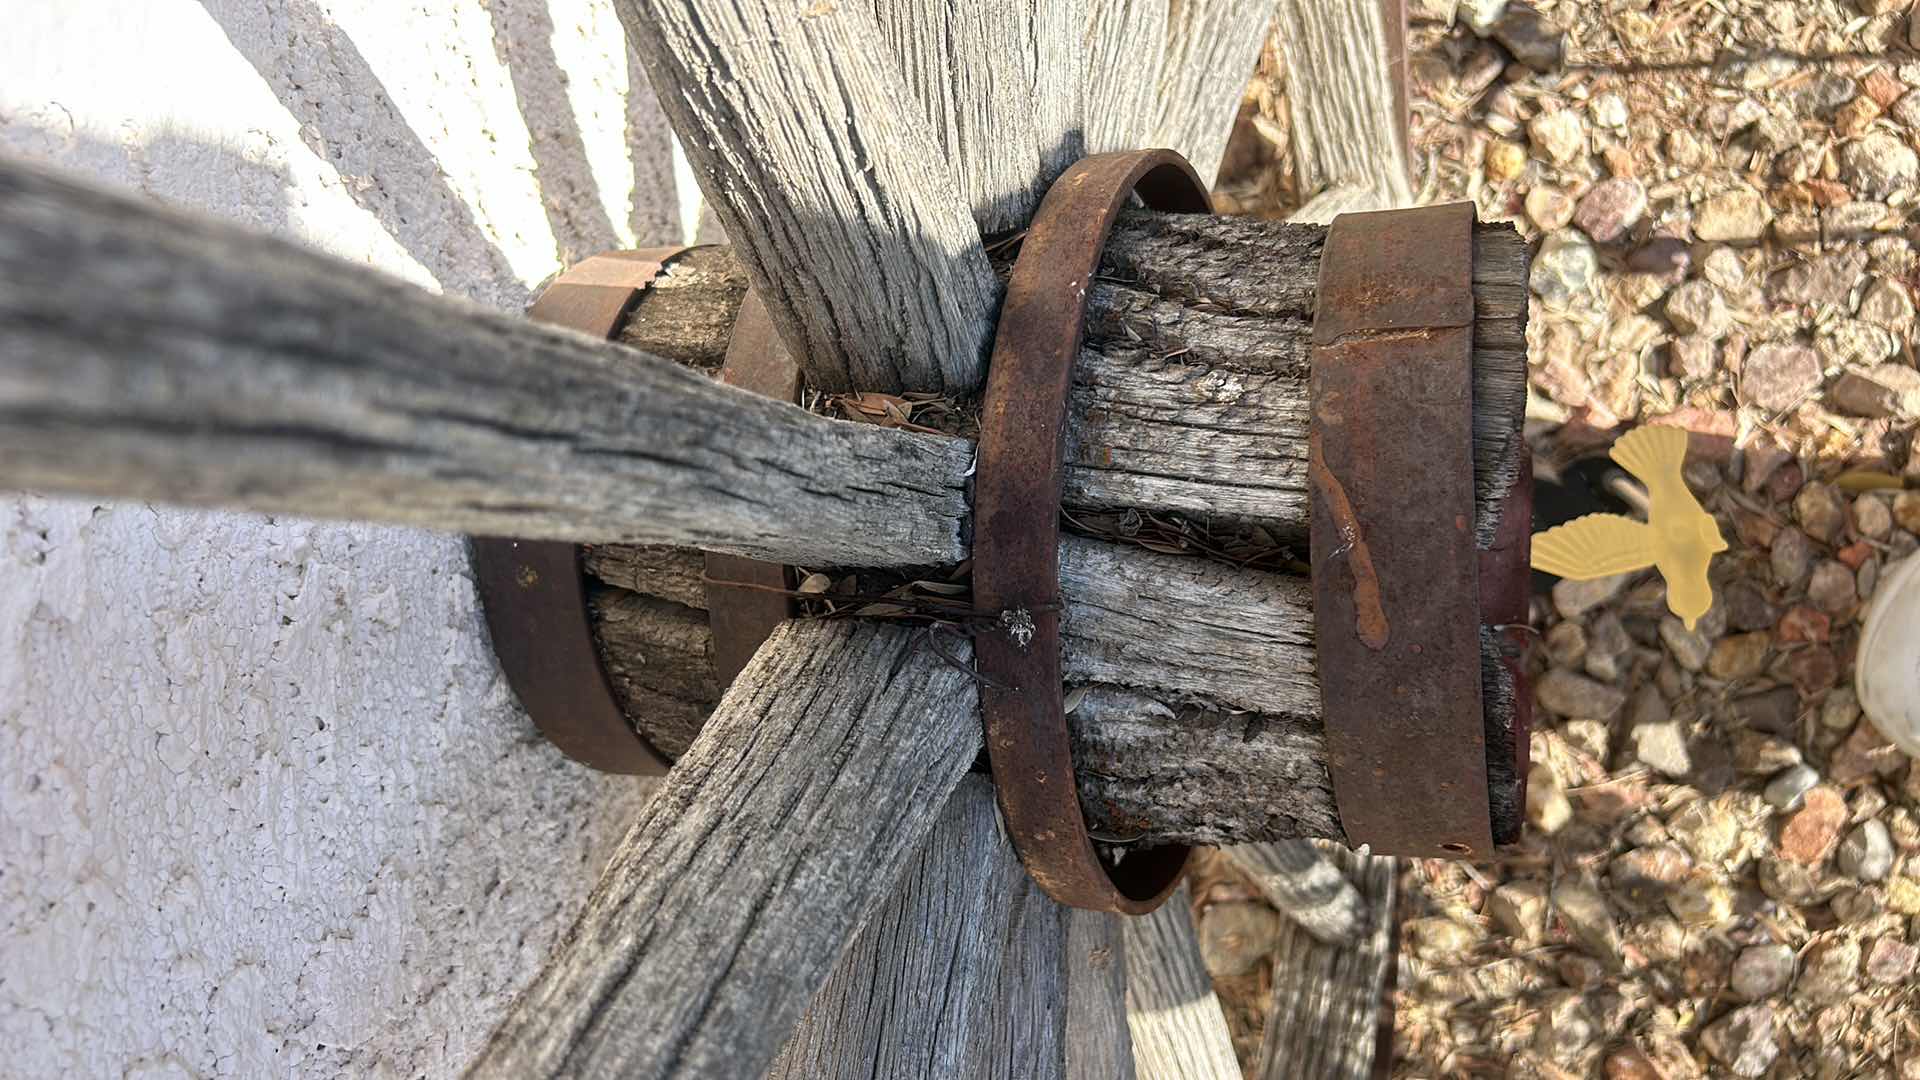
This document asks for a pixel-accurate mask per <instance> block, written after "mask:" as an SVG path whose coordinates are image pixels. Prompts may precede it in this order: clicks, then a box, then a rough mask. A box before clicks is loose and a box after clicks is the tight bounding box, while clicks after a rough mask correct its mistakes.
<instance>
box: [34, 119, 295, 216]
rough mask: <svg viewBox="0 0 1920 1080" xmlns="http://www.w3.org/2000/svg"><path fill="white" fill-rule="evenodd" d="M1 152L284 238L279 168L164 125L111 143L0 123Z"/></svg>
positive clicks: (284, 188) (286, 182) (284, 186)
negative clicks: (155, 195) (157, 194)
mask: <svg viewBox="0 0 1920 1080" xmlns="http://www.w3.org/2000/svg"><path fill="white" fill-rule="evenodd" d="M0 150H5V151H6V152H8V153H14V154H20V155H22V156H24V157H29V158H34V159H36V160H39V161H44V162H47V163H49V164H51V165H54V166H56V167H58V168H62V169H66V170H68V171H71V172H75V173H80V174H83V175H84V176H85V177H86V178H87V179H89V180H91V181H94V182H97V183H103V184H108V185H112V186H115V187H123V188H130V189H134V190H136V191H141V192H164V193H166V194H165V196H164V197H165V199H166V201H168V202H169V203H172V204H175V205H179V206H186V207H190V208H192V209H196V210H203V211H211V212H217V213H219V215H220V216H221V217H222V218H223V219H225V220H228V221H232V222H234V223H236V224H239V225H243V226H245V227H247V228H250V229H254V230H257V231H259V232H265V233H270V234H272V235H275V236H287V235H289V233H290V232H291V227H292V218H291V216H290V214H289V213H288V206H289V202H288V194H289V192H290V191H291V190H292V188H293V179H292V178H291V177H290V176H288V175H287V172H286V170H285V169H283V168H281V167H280V166H278V165H274V164H270V163H268V162H264V161H256V160H254V159H252V158H249V157H247V156H246V155H245V154H242V153H241V152H240V151H239V150H238V149H236V148H234V147H232V146H223V145H220V144H218V143H212V142H208V141H206V140H205V139H202V138H199V137H197V136H194V135H189V134H186V133H184V132H180V131H175V130H170V129H163V130H161V131H160V132H158V133H156V134H153V135H150V136H147V137H145V138H141V139H137V140H132V141H127V142H112V141H109V140H106V139H101V138H98V137H95V136H93V135H87V134H82V133H79V132H74V131H68V132H66V133H61V132H58V131H55V130H52V129H50V128H47V127H42V126H39V125H33V124H21V123H17V122H9V123H6V124H4V125H0Z"/></svg>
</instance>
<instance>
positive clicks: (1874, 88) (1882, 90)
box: [1860, 0, 1907, 109]
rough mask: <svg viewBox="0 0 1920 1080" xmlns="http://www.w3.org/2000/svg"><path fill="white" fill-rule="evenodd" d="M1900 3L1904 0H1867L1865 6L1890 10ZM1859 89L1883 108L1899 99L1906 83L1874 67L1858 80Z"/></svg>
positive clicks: (1905, 90)
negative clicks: (1881, 0) (1885, 1)
mask: <svg viewBox="0 0 1920 1080" xmlns="http://www.w3.org/2000/svg"><path fill="white" fill-rule="evenodd" d="M1902 3H1904V0H1888V2H1887V3H1885V4H1882V3H1881V2H1879V0H1867V4H1866V5H1865V6H1867V7H1880V8H1883V10H1886V11H1892V10H1894V9H1895V8H1897V7H1899V6H1901V4H1902ZM1875 14H1877V13H1875ZM1860 89H1861V90H1862V91H1864V92H1865V93H1866V95H1867V96H1868V97H1870V98H1872V99H1873V101H1874V103H1875V104H1877V105H1879V106H1880V107H1881V108H1883V109H1884V108H1886V107H1887V106H1889V105H1892V104H1893V103H1894V102H1895V101H1897V100H1899V98H1900V95H1902V94H1904V93H1906V92H1907V86H1906V84H1905V83H1903V82H1901V81H1900V80H1899V79H1896V78H1894V77H1893V75H1892V73H1890V72H1889V71H1887V69H1886V68H1874V69H1873V70H1872V71H1869V72H1868V73H1867V77H1866V78H1864V79H1861V80H1860Z"/></svg>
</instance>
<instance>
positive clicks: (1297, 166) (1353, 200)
mask: <svg viewBox="0 0 1920 1080" xmlns="http://www.w3.org/2000/svg"><path fill="white" fill-rule="evenodd" d="M1390 17H1392V18H1398V19H1399V20H1400V22H1401V37H1400V39H1399V40H1400V41H1401V44H1400V46H1399V48H1400V52H1401V54H1402V55H1401V56H1400V58H1399V62H1400V64H1401V66H1402V67H1403V68H1404V64H1405V56H1404V53H1405V50H1406V46H1405V44H1404V41H1405V19H1406V13H1405V9H1404V7H1403V6H1402V4H1401V3H1399V0H1384V2H1383V0H1332V2H1330V0H1281V3H1280V29H1279V32H1278V33H1277V34H1275V35H1274V37H1275V40H1276V41H1277V42H1278V43H1279V45H1280V48H1281V51H1282V52H1283V53H1284V54H1285V56H1286V60H1287V103H1288V107H1289V109H1290V111H1291V117H1292V120H1293V126H1292V131H1293V164H1294V171H1295V175H1296V176H1297V177H1298V179H1299V183H1300V190H1301V191H1302V192H1304V193H1307V194H1309V195H1310V196H1312V199H1311V201H1310V202H1308V204H1307V205H1306V207H1304V208H1303V209H1302V210H1301V212H1300V213H1298V214H1296V215H1294V220H1295V221H1315V222H1327V221H1332V220H1333V218H1334V216H1335V215H1337V214H1342V213H1346V212H1348V211H1352V210H1383V209H1386V208H1388V207H1393V206H1406V205H1408V204H1410V203H1412V202H1413V189H1412V187H1411V185H1410V183H1409V181H1410V178H1411V177H1412V175H1413V172H1412V169H1411V167H1410V164H1409V158H1408V147H1407V131H1406V122H1405V117H1404V116H1403V114H1402V111H1401V110H1402V108H1403V105H1402V103H1401V102H1400V101H1399V100H1397V99H1396V97H1395V89H1394V87H1395V85H1396V83H1395V78H1396V73H1395V71H1394V59H1395V58H1394V57H1393V55H1392V50H1393V45H1392V42H1393V40H1394V39H1393V37H1392V35H1391V34H1390V33H1389V32H1388V27H1387V25H1386V20H1387V19H1388V18H1390ZM1400 75H1401V76H1404V71H1402V72H1400Z"/></svg>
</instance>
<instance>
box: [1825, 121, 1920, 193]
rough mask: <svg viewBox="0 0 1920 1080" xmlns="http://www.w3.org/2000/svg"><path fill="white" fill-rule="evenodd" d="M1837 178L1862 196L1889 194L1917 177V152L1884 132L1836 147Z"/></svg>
mask: <svg viewBox="0 0 1920 1080" xmlns="http://www.w3.org/2000/svg"><path fill="white" fill-rule="evenodd" d="M1839 156H1840V178H1841V179H1842V180H1845V181H1846V182H1847V183H1848V184H1849V185H1850V186H1852V188H1853V189H1854V190H1855V191H1857V192H1860V193H1862V194H1864V195H1867V196H1870V197H1877V196H1881V195H1890V194H1892V193H1894V192H1896V191H1902V190H1905V189H1908V188H1911V187H1913V186H1914V183H1915V181H1916V180H1920V155H1916V154H1915V153H1914V152H1913V149H1912V147H1909V146H1908V145H1907V144H1905V143H1903V142H1901V141H1900V140H1899V139H1897V138H1895V137H1893V136H1892V135H1889V134H1888V133H1886V132H1884V131H1875V132H1870V133H1869V134H1867V135H1865V136H1863V137H1862V138H1860V139H1859V140H1857V141H1855V142H1850V143H1847V144H1846V145H1844V146H1842V147H1841V148H1840V155H1839Z"/></svg>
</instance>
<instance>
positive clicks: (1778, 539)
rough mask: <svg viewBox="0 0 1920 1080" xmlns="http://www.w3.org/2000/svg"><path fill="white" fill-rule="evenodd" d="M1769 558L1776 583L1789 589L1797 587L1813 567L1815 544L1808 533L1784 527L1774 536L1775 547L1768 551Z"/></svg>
mask: <svg viewBox="0 0 1920 1080" xmlns="http://www.w3.org/2000/svg"><path fill="white" fill-rule="evenodd" d="M1767 560H1768V563H1769V564H1770V568H1771V570H1772V571H1773V580H1774V583H1775V584H1777V585H1779V586H1781V587H1782V588H1787V589H1792V588H1797V587H1798V586H1799V585H1800V583H1801V582H1804V581H1806V580H1807V573H1808V571H1809V570H1811V569H1812V568H1813V545H1812V543H1811V542H1809V541H1808V540H1807V534H1805V533H1803V532H1801V531H1800V530H1799V529H1782V530H1780V533H1779V535H1777V536H1775V537H1774V538H1773V547H1772V548H1771V549H1770V550H1769V551H1768V553H1767Z"/></svg>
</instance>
